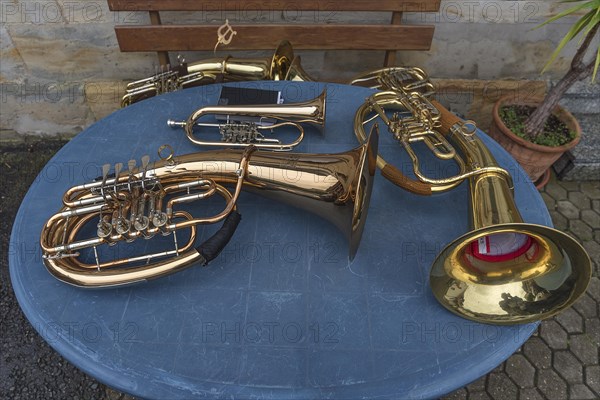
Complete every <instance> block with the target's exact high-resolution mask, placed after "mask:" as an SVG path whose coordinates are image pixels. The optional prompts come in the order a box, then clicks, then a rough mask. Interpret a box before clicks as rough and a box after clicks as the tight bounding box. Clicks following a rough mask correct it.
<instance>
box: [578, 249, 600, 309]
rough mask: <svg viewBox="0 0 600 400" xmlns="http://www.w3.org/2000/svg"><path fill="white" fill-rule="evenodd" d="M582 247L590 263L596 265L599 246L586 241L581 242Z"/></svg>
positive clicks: (599, 251) (598, 256)
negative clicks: (590, 260)
mask: <svg viewBox="0 0 600 400" xmlns="http://www.w3.org/2000/svg"><path fill="white" fill-rule="evenodd" d="M582 245H583V248H584V249H585V251H587V252H588V254H589V256H590V258H591V259H592V262H593V261H595V262H596V263H598V260H600V244H598V243H597V242H595V241H593V240H588V241H585V242H583V243H582ZM596 300H597V299H596Z"/></svg>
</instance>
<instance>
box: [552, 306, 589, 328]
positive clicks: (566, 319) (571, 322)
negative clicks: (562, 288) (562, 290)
mask: <svg viewBox="0 0 600 400" xmlns="http://www.w3.org/2000/svg"><path fill="white" fill-rule="evenodd" d="M554 319H556V320H557V321H558V323H559V324H560V325H561V326H562V327H563V328H564V329H565V330H566V331H567V332H568V333H580V332H583V318H581V316H580V315H579V314H577V311H575V310H574V309H573V308H567V309H566V310H564V311H563V312H561V313H560V314H558V315H557V316H556V317H555V318H554Z"/></svg>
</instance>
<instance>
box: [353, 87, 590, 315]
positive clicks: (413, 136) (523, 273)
mask: <svg viewBox="0 0 600 400" xmlns="http://www.w3.org/2000/svg"><path fill="white" fill-rule="evenodd" d="M385 79H387V78H385ZM385 79H383V80H382V82H385ZM382 87H383V88H385V89H392V90H389V91H386V92H380V93H376V94H374V95H373V96H371V97H370V98H369V99H367V101H366V102H365V104H363V105H362V106H361V107H360V108H359V110H358V111H357V113H356V118H355V133H356V135H357V137H358V138H359V139H361V140H365V137H366V135H365V133H364V123H365V122H366V121H370V120H372V119H374V118H375V117H377V116H379V117H381V119H382V120H383V121H384V123H385V124H386V125H387V126H388V129H389V130H390V132H391V133H392V134H393V135H394V137H395V138H396V139H397V140H398V141H399V142H400V143H401V144H402V145H403V147H404V149H405V150H406V151H407V152H408V154H409V156H410V158H411V160H412V164H413V171H414V174H415V176H416V180H413V179H411V178H409V177H407V176H406V175H404V174H402V173H401V172H400V171H399V170H397V169H396V168H394V167H392V166H390V165H389V164H387V163H385V161H383V160H382V159H378V165H379V166H380V167H382V174H383V175H384V176H386V178H388V179H390V180H391V181H393V182H394V183H395V184H397V185H398V186H401V187H403V188H405V189H407V190H409V191H411V192H414V193H417V194H431V193H432V192H436V191H444V190H448V189H450V188H452V187H454V186H455V185H456V184H457V183H460V182H462V181H463V180H465V179H467V180H468V181H469V187H470V210H471V213H470V214H471V215H470V218H471V227H472V230H471V231H470V232H468V233H466V234H465V235H463V236H461V237H460V238H458V239H456V240H454V241H452V242H451V243H450V244H449V245H448V246H446V248H445V249H444V250H443V251H442V252H441V253H440V254H439V255H438V256H437V257H436V259H435V261H434V263H433V266H432V268H431V272H430V279H429V283H430V286H431V288H432V291H433V294H434V295H435V297H436V299H437V300H438V301H439V302H440V303H441V304H442V305H443V306H444V307H445V308H447V309H448V310H450V311H451V312H453V313H455V314H458V315H460V316H461V317H464V318H467V319H471V320H474V321H478V322H485V323H490V324H514V323H526V322H532V321H536V320H539V319H543V318H547V317H550V316H552V315H554V314H556V313H558V312H560V311H562V310H564V309H565V308H567V307H569V306H570V305H571V304H573V302H575V301H576V300H577V298H579V297H580V296H581V295H582V294H583V293H584V292H585V290H586V288H587V285H588V283H589V281H590V279H591V260H590V258H589V256H588V254H587V253H586V251H585V250H584V249H583V247H582V246H581V245H580V244H579V243H578V242H577V241H576V240H575V239H573V238H571V237H570V236H568V235H566V234H564V233H562V232H560V231H557V230H555V229H552V228H548V227H545V226H541V225H536V224H529V223H525V222H523V219H522V217H521V215H520V213H519V210H518V208H517V206H516V204H515V202H514V198H513V184H512V178H511V176H510V174H509V173H508V172H507V171H506V170H505V169H503V168H501V167H500V166H499V165H498V164H497V163H496V160H495V159H494V157H493V155H492V154H491V152H490V151H489V150H488V149H487V147H486V146H485V145H484V144H483V142H482V141H481V140H480V139H479V138H478V137H477V133H476V128H475V123H474V122H472V121H462V120H460V119H459V118H458V117H456V116H454V114H452V113H450V112H449V111H448V110H447V109H445V108H444V107H443V106H442V105H441V104H439V103H437V102H435V101H434V100H431V101H429V100H427V101H425V100H426V99H425V97H424V96H421V95H420V94H419V93H418V91H407V90H405V89H404V88H403V85H402V84H400V83H398V82H396V81H394V80H392V85H390V86H382ZM423 87H427V86H423ZM388 105H391V108H395V107H397V108H402V107H404V108H405V110H404V111H405V114H408V116H407V117H405V116H403V115H402V114H401V113H399V112H397V113H395V114H394V115H392V117H388V116H387V114H386V113H385V110H384V107H386V106H388ZM407 110H408V111H407ZM373 112H374V113H375V117H373V118H367V117H368V115H369V113H373ZM445 136H448V137H449V139H450V141H448V140H446V138H445ZM417 140H423V141H425V143H427V145H428V146H429V148H430V149H432V150H433V152H434V154H435V155H436V156H438V157H439V158H442V159H449V158H452V159H454V160H455V161H457V162H458V163H459V166H460V172H459V174H457V175H456V176H453V177H448V178H440V179H432V178H427V177H425V176H423V175H422V174H421V173H420V171H419V166H418V163H419V160H418V157H417V155H416V153H415V152H414V151H413V150H412V148H411V143H412V142H414V141H417ZM450 142H452V143H454V144H455V145H456V146H458V148H459V149H460V153H462V155H461V156H459V155H458V153H457V152H456V151H455V149H454V147H453V146H452V144H451V143H450Z"/></svg>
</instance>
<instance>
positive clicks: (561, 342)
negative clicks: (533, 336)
mask: <svg viewBox="0 0 600 400" xmlns="http://www.w3.org/2000/svg"><path fill="white" fill-rule="evenodd" d="M540 336H541V337H542V339H544V341H545V342H546V343H547V344H548V346H550V348H552V349H554V350H563V349H566V348H567V332H565V331H564V329H563V328H562V327H561V326H560V325H559V324H558V322H556V321H554V320H552V319H550V320H546V321H543V322H542V326H541V328H540Z"/></svg>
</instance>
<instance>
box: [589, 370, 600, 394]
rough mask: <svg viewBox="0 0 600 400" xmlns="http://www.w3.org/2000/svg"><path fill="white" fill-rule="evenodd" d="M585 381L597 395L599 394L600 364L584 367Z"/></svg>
mask: <svg viewBox="0 0 600 400" xmlns="http://www.w3.org/2000/svg"><path fill="white" fill-rule="evenodd" d="M585 383H586V385H588V387H589V388H590V389H592V390H593V391H594V392H596V394H597V395H600V365H590V366H589V367H585Z"/></svg>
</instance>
